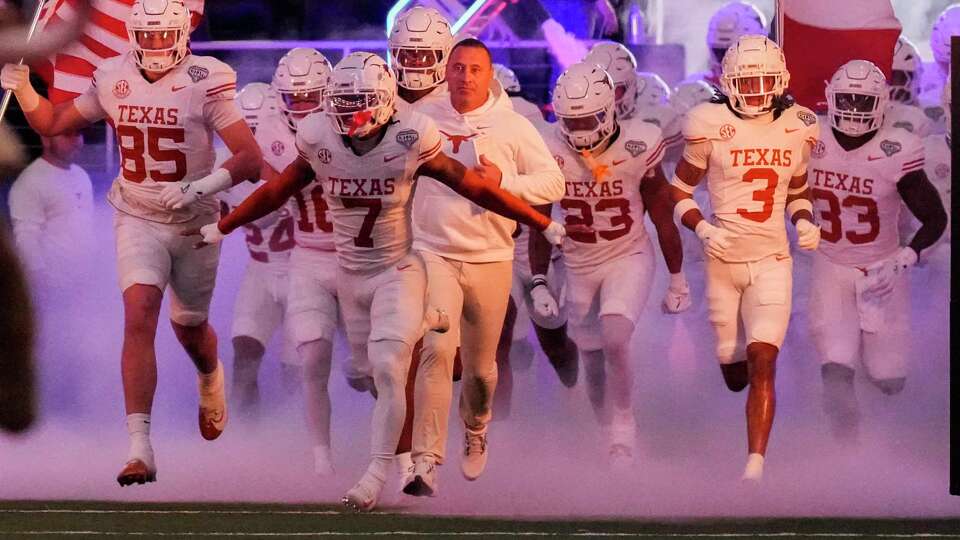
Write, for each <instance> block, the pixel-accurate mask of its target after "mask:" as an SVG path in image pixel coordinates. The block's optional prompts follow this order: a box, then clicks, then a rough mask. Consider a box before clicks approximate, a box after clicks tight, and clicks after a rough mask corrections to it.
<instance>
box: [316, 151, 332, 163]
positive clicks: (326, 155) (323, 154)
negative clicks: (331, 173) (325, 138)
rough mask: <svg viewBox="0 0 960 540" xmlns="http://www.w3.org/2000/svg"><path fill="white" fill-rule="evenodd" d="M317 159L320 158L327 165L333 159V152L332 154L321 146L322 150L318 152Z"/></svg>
mask: <svg viewBox="0 0 960 540" xmlns="http://www.w3.org/2000/svg"><path fill="white" fill-rule="evenodd" d="M317 159H319V160H320V163H323V164H324V165H326V164H328V163H330V161H331V160H332V159H333V154H331V153H330V151H329V150H327V149H326V148H321V149H320V151H319V152H317Z"/></svg>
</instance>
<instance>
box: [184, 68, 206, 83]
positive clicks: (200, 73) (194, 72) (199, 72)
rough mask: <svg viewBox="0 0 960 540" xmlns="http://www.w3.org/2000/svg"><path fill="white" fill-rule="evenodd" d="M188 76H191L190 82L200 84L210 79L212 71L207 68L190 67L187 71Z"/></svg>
mask: <svg viewBox="0 0 960 540" xmlns="http://www.w3.org/2000/svg"><path fill="white" fill-rule="evenodd" d="M187 75H189V76H190V80H192V81H193V82H194V84H196V83H198V82H200V81H202V80H204V79H206V78H207V77H209V76H210V70H209V69H207V68H205V67H200V66H190V67H189V68H188V69H187Z"/></svg>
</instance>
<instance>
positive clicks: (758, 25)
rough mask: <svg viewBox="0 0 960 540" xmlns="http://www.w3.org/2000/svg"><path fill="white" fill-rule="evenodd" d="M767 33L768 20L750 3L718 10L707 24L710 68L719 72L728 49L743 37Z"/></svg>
mask: <svg viewBox="0 0 960 540" xmlns="http://www.w3.org/2000/svg"><path fill="white" fill-rule="evenodd" d="M766 33H767V18H766V17H764V16H763V13H761V12H760V10H759V9H757V7H756V6H754V5H753V4H751V3H749V2H740V1H736V2H730V3H728V4H726V5H724V6H723V7H721V8H720V9H718V10H717V11H716V12H715V13H714V14H713V16H712V17H710V22H709V23H708V24H707V47H708V48H709V49H710V67H711V69H712V70H713V71H714V72H719V67H720V63H721V62H722V61H723V55H725V54H726V53H727V49H729V48H730V46H731V45H733V44H734V43H736V42H737V40H738V39H740V37H741V36H746V35H749V34H755V35H763V34H766Z"/></svg>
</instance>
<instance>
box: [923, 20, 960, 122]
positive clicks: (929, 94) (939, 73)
mask: <svg viewBox="0 0 960 540" xmlns="http://www.w3.org/2000/svg"><path fill="white" fill-rule="evenodd" d="M953 36H960V4H957V3H954V4H951V5H949V6H947V7H946V8H945V9H944V10H943V11H942V12H941V13H940V15H939V16H938V17H937V20H936V22H934V23H933V28H932V29H931V31H930V49H931V50H932V51H933V60H934V62H933V64H932V65H929V66H927V68H926V69H924V70H923V81H922V82H921V93H920V107H921V108H923V111H924V113H925V114H926V115H927V117H928V118H930V119H931V120H932V121H933V122H934V123H935V126H934V129H935V130H936V133H942V132H943V130H944V126H943V121H944V111H943V107H942V106H941V102H940V95H941V92H942V91H943V86H944V84H945V81H946V80H947V76H948V75H949V74H950V41H951V38H952V37H953Z"/></svg>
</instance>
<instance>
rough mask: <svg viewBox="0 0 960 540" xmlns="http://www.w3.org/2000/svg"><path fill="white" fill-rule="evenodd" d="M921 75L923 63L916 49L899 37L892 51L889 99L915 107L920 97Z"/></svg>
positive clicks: (905, 39) (906, 40) (908, 41)
mask: <svg viewBox="0 0 960 540" xmlns="http://www.w3.org/2000/svg"><path fill="white" fill-rule="evenodd" d="M922 74H923V61H922V60H921V59H920V53H918V52H917V47H916V46H914V44H913V43H911V42H910V40H909V39H907V38H906V37H904V36H900V38H899V39H898V40H897V44H896V46H895V47H894V49H893V73H892V75H891V76H890V99H891V100H893V101H899V102H901V103H906V104H907V105H915V104H916V103H917V98H918V97H920V78H921V76H922Z"/></svg>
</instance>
